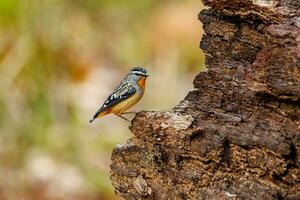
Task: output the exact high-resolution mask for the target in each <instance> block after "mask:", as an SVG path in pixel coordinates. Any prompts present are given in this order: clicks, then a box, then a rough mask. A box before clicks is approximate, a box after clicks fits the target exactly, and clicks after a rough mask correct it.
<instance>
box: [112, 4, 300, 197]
mask: <svg viewBox="0 0 300 200" xmlns="http://www.w3.org/2000/svg"><path fill="white" fill-rule="evenodd" d="M203 2H204V4H205V5H207V6H209V7H210V8H209V9H207V10H203V11H202V12H201V13H200V14H199V19H200V20H201V21H202V23H203V27H204V32H205V34H204V36H203V38H202V41H201V45H200V47H201V48H202V49H203V50H204V52H205V53H206V65H207V67H208V69H209V70H208V72H201V73H199V74H198V75H197V76H196V78H195V80H194V86H195V90H194V91H191V92H190V93H189V94H188V95H187V96H186V97H185V99H184V100H183V101H182V102H181V103H180V104H179V105H178V106H176V107H175V108H174V109H173V110H172V111H169V112H141V113H139V114H137V116H136V117H135V119H134V120H133V121H132V125H131V127H130V129H131V131H132V132H133V133H134V137H133V138H131V139H130V140H129V141H128V142H127V143H126V144H124V145H119V146H117V147H116V148H115V149H114V151H113V153H112V165H111V180H112V183H113V186H114V188H115V191H116V193H117V195H118V196H119V197H121V198H122V199H172V200H173V199H208V200H211V199H255V200H256V199H264V200H267V199H268V200H269V199H279V200H281V199H289V200H291V199H295V200H296V199H300V168H299V165H300V157H299V155H300V1H299V0H281V1H279V0H243V1H241V0H203Z"/></svg>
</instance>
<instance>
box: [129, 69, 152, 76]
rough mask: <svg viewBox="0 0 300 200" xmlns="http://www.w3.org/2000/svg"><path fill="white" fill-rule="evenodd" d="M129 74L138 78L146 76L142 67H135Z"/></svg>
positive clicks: (145, 71)
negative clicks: (138, 76)
mask: <svg viewBox="0 0 300 200" xmlns="http://www.w3.org/2000/svg"><path fill="white" fill-rule="evenodd" d="M130 72H131V73H133V74H136V75H140V76H148V75H147V70H146V69H145V68H143V67H135V68H133V69H132V70H131V71H130Z"/></svg>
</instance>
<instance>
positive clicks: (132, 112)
mask: <svg viewBox="0 0 300 200" xmlns="http://www.w3.org/2000/svg"><path fill="white" fill-rule="evenodd" d="M137 113H138V112H134V111H131V112H124V113H122V115H124V114H125V115H127V114H137Z"/></svg>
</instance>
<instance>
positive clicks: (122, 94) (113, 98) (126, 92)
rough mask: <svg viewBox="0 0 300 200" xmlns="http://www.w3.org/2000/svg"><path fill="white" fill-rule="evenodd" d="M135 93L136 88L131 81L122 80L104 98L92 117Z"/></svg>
mask: <svg viewBox="0 0 300 200" xmlns="http://www.w3.org/2000/svg"><path fill="white" fill-rule="evenodd" d="M135 93H136V89H135V88H134V86H133V85H132V84H131V83H128V82H123V83H121V84H120V85H119V86H118V87H116V89H115V90H114V91H113V93H112V94H111V95H110V96H109V97H108V98H107V99H106V101H105V102H104V104H103V105H102V106H101V108H100V109H99V110H98V111H97V112H96V113H95V115H94V117H93V119H95V118H97V116H98V115H99V114H100V113H101V112H103V111H105V110H106V109H109V108H111V107H112V106H114V105H116V104H118V103H119V102H121V101H123V100H125V99H127V98H129V97H131V96H132V95H134V94H135Z"/></svg>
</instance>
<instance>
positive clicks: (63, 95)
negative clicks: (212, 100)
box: [0, 0, 204, 200]
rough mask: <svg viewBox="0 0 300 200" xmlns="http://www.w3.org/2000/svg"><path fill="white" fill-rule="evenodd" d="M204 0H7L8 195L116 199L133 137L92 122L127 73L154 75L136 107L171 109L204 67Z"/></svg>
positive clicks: (112, 124) (2, 16)
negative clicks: (118, 149) (120, 147)
mask: <svg viewBox="0 0 300 200" xmlns="http://www.w3.org/2000/svg"><path fill="white" fill-rule="evenodd" d="M202 8H203V6H202V4H201V2H200V0H172V1H171V0H167V1H159V0H144V1H140V0H127V1H124V0H1V1H0V199H1V200H27V199H28V200H44V199H45V200H54V199H55V200H56V199H57V200H59V199H61V200H67V199H70V200H71V199H74V200H76V199H84V200H90V199H91V200H92V199H99V200H100V199H101V200H106V199H116V197H115V196H114V193H113V188H112V186H111V183H110V180H109V175H110V174H109V165H110V154H111V151H112V149H113V147H114V146H115V145H116V144H117V143H124V142H126V140H127V139H128V138H130V137H131V136H132V134H131V133H130V131H129V130H128V126H129V124H128V123H127V122H126V121H125V120H122V119H120V118H118V117H115V116H105V117H104V118H102V119H101V120H96V121H95V123H93V124H89V119H90V118H91V116H92V115H93V114H94V112H95V111H96V110H97V109H98V108H99V106H101V103H102V102H103V101H104V99H105V98H106V97H107V95H108V94H109V93H110V91H111V90H112V89H113V88H114V87H115V86H116V85H117V84H118V83H119V82H120V80H121V79H122V78H123V76H124V74H126V73H127V71H128V70H129V69H130V68H132V67H134V66H137V65H141V66H145V67H146V68H147V69H148V72H149V74H150V77H149V78H148V82H147V91H146V94H145V96H144V97H143V99H142V101H141V102H140V103H139V104H138V105H137V106H136V107H134V108H133V109H132V110H134V111H138V110H167V109H171V108H172V107H174V106H175V105H176V104H178V103H179V102H180V100H182V99H183V98H184V96H185V95H186V94H187V92H188V91H190V90H192V89H193V86H192V80H193V78H194V76H195V75H196V73H197V72H198V71H200V70H201V69H203V67H204V56H203V54H202V53H201V51H200V49H199V48H198V46H199V41H200V38H201V34H202V33H201V24H200V23H199V21H198V20H197V14H198V12H199V11H200V10H201V9H202Z"/></svg>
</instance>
